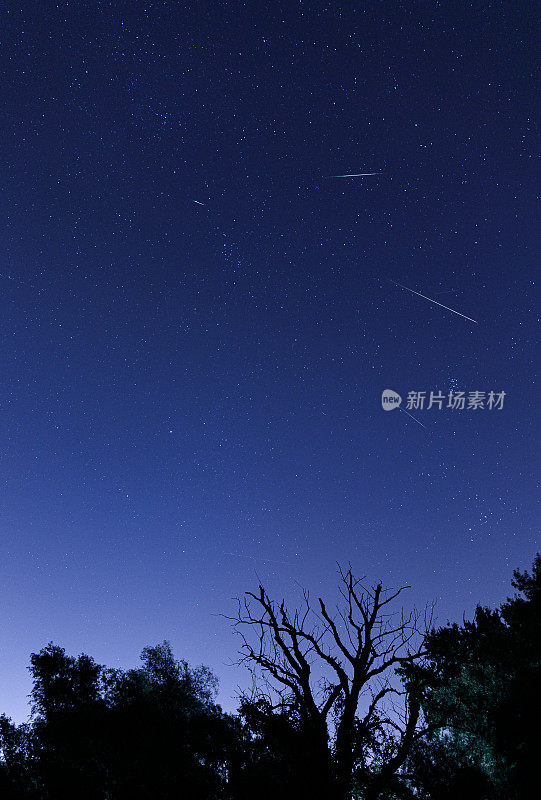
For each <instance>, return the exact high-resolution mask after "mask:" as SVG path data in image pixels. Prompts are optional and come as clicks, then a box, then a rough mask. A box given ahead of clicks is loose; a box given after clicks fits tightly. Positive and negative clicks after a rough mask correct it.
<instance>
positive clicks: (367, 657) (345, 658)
mask: <svg viewBox="0 0 541 800" xmlns="http://www.w3.org/2000/svg"><path fill="white" fill-rule="evenodd" d="M339 575H340V589H339V590H340V594H341V598H342V600H341V602H340V604H339V605H338V606H337V608H336V611H335V612H334V613H330V612H329V611H328V610H327V607H326V605H325V603H324V601H323V600H322V599H321V598H319V599H318V601H317V604H316V605H315V607H314V606H313V605H312V603H311V601H310V596H309V593H308V592H307V591H303V598H304V599H303V605H302V608H301V609H300V610H299V609H296V610H294V611H293V612H292V613H291V612H290V611H288V609H287V608H286V605H285V601H283V600H282V601H281V602H280V603H276V602H275V601H273V600H271V598H270V597H269V595H268V594H267V592H266V590H265V589H264V588H263V586H259V591H258V593H257V594H256V593H253V592H247V593H246V595H245V597H244V599H243V600H239V601H238V604H239V605H238V613H237V616H236V617H234V618H233V619H234V622H235V625H236V627H237V630H238V632H239V634H240V636H241V637H242V646H241V651H240V653H241V657H240V662H241V663H244V664H246V665H247V666H248V668H249V669H250V671H251V672H252V675H253V677H254V690H253V693H252V702H254V701H256V700H257V699H258V698H259V699H261V698H265V700H266V702H267V708H269V709H270V710H271V711H275V710H277V709H280V710H281V711H282V712H283V711H284V709H285V708H287V707H288V705H289V706H290V707H294V708H295V709H296V712H297V714H300V716H301V718H302V720H303V723H304V726H305V730H307V731H310V741H311V745H310V746H311V747H312V748H313V753H314V758H313V764H312V769H314V770H316V771H317V772H318V774H319V778H318V786H319V787H320V796H321V797H325V798H333V800H349V798H351V797H352V796H353V793H354V792H355V796H362V797H363V798H367V800H368V799H370V800H375V799H376V798H378V797H380V794H381V792H382V791H383V790H384V788H385V787H386V786H388V785H389V784H390V782H391V781H392V780H393V779H395V776H396V773H397V771H398V770H399V769H400V767H401V765H402V764H403V763H404V761H405V759H406V756H407V753H408V751H409V749H410V747H411V745H412V743H413V742H414V741H415V740H416V739H417V738H419V737H420V736H422V735H423V734H424V733H425V732H426V729H424V728H423V727H422V725H421V722H420V716H421V715H420V699H421V698H420V694H419V688H418V687H417V686H415V685H414V684H413V682H411V681H407V680H406V681H404V682H402V683H401V682H400V681H399V680H398V678H397V677H396V672H397V670H400V669H406V668H407V666H408V665H412V664H413V663H414V662H416V661H417V660H418V659H420V658H421V657H422V655H423V651H422V647H423V639H424V635H425V634H426V632H427V630H428V628H429V627H430V621H431V617H430V619H428V614H427V611H425V613H424V615H423V617H424V620H423V621H424V624H423V630H422V631H421V630H420V625H419V623H420V621H421V615H420V614H419V613H418V612H416V611H412V612H411V613H409V614H408V615H405V614H404V612H403V611H399V612H388V607H389V606H390V604H391V603H393V601H395V600H396V599H397V598H398V597H399V596H400V595H401V594H402V592H403V591H404V589H406V588H409V587H406V586H403V587H400V588H398V589H394V590H391V589H389V590H386V589H383V587H382V585H381V584H377V585H376V586H374V587H372V588H367V587H365V586H364V585H363V583H362V580H363V579H357V578H355V577H354V575H353V573H352V571H351V567H350V568H349V569H348V570H347V571H346V572H344V571H343V570H342V569H341V568H340V567H339ZM263 687H264V688H263ZM359 792H361V794H359Z"/></svg>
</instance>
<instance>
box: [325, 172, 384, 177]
mask: <svg viewBox="0 0 541 800" xmlns="http://www.w3.org/2000/svg"><path fill="white" fill-rule="evenodd" d="M366 175H381V172H356V173H354V174H351V175H329V178H364V177H365V176H366Z"/></svg>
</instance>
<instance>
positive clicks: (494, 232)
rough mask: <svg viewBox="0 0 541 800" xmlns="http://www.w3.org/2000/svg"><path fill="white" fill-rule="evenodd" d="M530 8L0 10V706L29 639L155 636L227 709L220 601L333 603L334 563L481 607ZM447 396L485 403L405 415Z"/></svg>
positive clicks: (133, 645)
mask: <svg viewBox="0 0 541 800" xmlns="http://www.w3.org/2000/svg"><path fill="white" fill-rule="evenodd" d="M535 12H536V4H534V3H529V2H503V1H502V2H499V1H498V0H487V1H486V2H474V3H468V2H463V1H462V0H461V2H452V1H451V2H416V1H415V0H407V1H406V0H403V1H399V0H388V1H387V2H382V1H381V2H380V1H377V0H365V1H364V2H358V3H336V2H332V3H329V2H325V3H323V2H317V1H316V2H310V3H308V2H299V0H287V2H286V1H285V0H282V1H281V2H275V3H268V2H261V1H260V0H253V1H252V2H249V3H243V2H230V3H220V2H206V0H200V1H197V0H196V1H195V2H192V3H186V4H185V3H182V2H171V0H168V2H163V0H162V1H160V0H148V2H145V1H144V0H137V2H135V0H132V2H127V1H126V0H115V1H114V2H102V1H101V0H95V2H92V3H83V2H59V3H53V2H49V1H48V0H43V2H41V3H39V4H37V3H19V4H13V3H10V2H8V3H7V4H6V5H4V8H3V10H2V12H1V14H2V31H3V36H2V39H3V42H2V48H1V51H0V63H1V77H2V86H3V90H4V92H3V93H4V102H3V104H2V110H1V112H0V120H1V125H2V173H3V178H2V191H1V193H0V205H1V213H0V224H1V234H0V236H1V243H2V253H3V257H2V264H1V265H0V289H1V293H0V298H1V305H2V313H1V316H0V328H1V339H0V341H1V351H2V358H1V364H2V381H1V384H0V412H1V413H0V442H1V447H0V485H1V492H0V593H1V603H0V629H1V632H2V635H1V641H0V699H1V704H0V705H1V707H0V711H5V712H7V713H8V714H10V715H12V716H13V717H14V718H15V719H16V720H17V721H20V720H22V719H24V718H25V717H26V715H27V700H26V696H27V694H28V692H29V689H30V678H29V675H28V674H27V671H26V666H27V664H28V661H29V654H30V653H31V652H33V651H37V650H38V649H40V648H41V647H43V646H44V645H45V644H46V643H47V642H48V641H50V640H53V641H54V642H55V643H58V644H61V645H63V646H65V647H66V648H67V650H68V651H69V652H71V653H78V652H81V651H84V652H88V653H90V654H91V655H93V656H94V657H95V658H96V659H97V660H98V661H99V662H100V663H106V664H108V665H110V666H122V667H130V666H134V665H136V663H137V661H138V656H139V653H140V651H141V649H142V648H143V647H144V646H145V645H148V644H154V643H156V642H158V641H162V640H163V639H169V640H170V641H171V643H172V646H173V648H174V650H175V653H176V655H177V656H178V657H183V658H186V659H187V660H188V661H190V662H191V663H194V664H197V663H201V662H203V663H206V664H207V665H208V666H210V667H211V669H213V670H214V671H215V673H216V674H217V675H218V676H219V678H220V680H221V692H220V700H221V702H222V703H223V705H224V707H226V708H228V709H229V708H231V709H232V708H234V706H235V700H234V694H235V690H236V687H237V686H247V685H248V676H247V675H246V674H245V673H244V672H243V670H242V668H240V667H237V666H235V665H234V664H233V663H232V662H233V661H234V658H235V652H236V650H237V647H238V643H237V641H236V639H235V636H234V634H233V632H232V630H231V626H230V624H229V623H228V622H227V621H226V620H224V619H223V618H222V617H221V616H220V615H221V614H223V613H225V614H228V613H229V614H231V613H234V609H235V606H234V602H233V600H232V598H234V597H236V596H239V595H241V594H242V593H243V592H244V591H245V590H247V589H253V588H254V587H255V586H256V585H257V581H258V580H259V579H261V580H262V581H263V582H264V583H265V585H266V586H267V588H268V590H269V592H270V593H271V595H277V596H281V595H285V596H286V597H287V598H290V599H292V600H295V599H296V597H297V595H298V587H299V585H301V586H306V587H308V588H309V589H310V590H311V592H312V593H316V594H317V593H320V592H321V593H324V594H325V596H326V597H329V598H330V599H331V600H332V598H333V596H334V595H333V592H334V591H335V587H336V583H337V581H336V562H337V561H339V562H341V563H342V564H347V563H348V562H351V564H352V566H353V569H354V570H355V571H356V572H357V573H358V574H360V575H366V576H367V579H368V580H369V581H372V582H374V581H376V580H379V579H381V580H382V581H383V582H384V583H385V584H386V585H388V586H394V585H396V584H398V583H407V584H411V587H412V588H411V590H410V593H409V597H408V598H406V600H405V602H406V604H408V603H416V604H417V605H420V606H422V605H424V603H425V602H427V601H432V600H436V601H437V615H438V620H439V621H440V622H441V623H444V622H445V621H446V620H448V619H451V620H455V619H456V620H461V619H462V615H463V613H464V612H465V613H467V614H468V613H470V612H471V610H472V609H473V607H474V606H475V604H476V603H477V602H483V603H486V604H489V605H491V604H498V603H500V602H502V601H503V600H504V599H505V597H506V596H507V594H508V593H509V591H510V578H511V574H512V570H513V569H514V568H516V567H520V568H521V569H522V568H528V567H529V565H531V562H532V559H533V557H534V555H535V553H536V551H537V549H538V547H539V544H538V525H537V520H538V518H539V507H538V504H537V500H538V496H539V493H538V483H536V473H535V469H534V466H535V463H536V458H537V453H538V448H539V440H538V434H537V431H538V423H539V399H538V395H537V391H538V389H536V383H535V368H536V364H535V355H536V350H535V344H536V340H537V334H538V325H537V323H538V308H539V305H538V292H537V286H536V283H537V280H536V278H537V263H536V257H537V258H538V255H539V240H538V238H536V235H535V225H534V222H535V218H534V211H533V208H534V205H533V204H534V198H535V193H536V190H535V182H534V163H535V162H534V156H535V155H536V151H538V140H537V139H536V138H535V137H536V133H537V131H536V125H535V121H534V119H533V111H534V86H535V84H534V72H533V64H534V62H535V58H534V55H535V46H534V45H535V41H534V35H533V32H534V28H535V24H536V21H537V20H536V18H535V17H536V13H535ZM363 172H374V173H377V174H376V175H371V176H366V177H357V178H333V177H330V176H333V175H342V174H350V173H363ZM398 284H400V285H398ZM403 287H407V288H403ZM408 289H411V290H413V291H415V292H419V293H421V294H423V295H425V297H428V298H431V299H433V300H436V301H437V302H438V303H441V304H443V305H445V306H448V307H449V308H452V309H454V310H456V311H458V312H460V314H463V315H464V317H469V318H471V319H470V320H468V319H465V318H464V317H461V316H459V315H458V314H455V313H453V312H452V311H449V310H446V309H444V308H442V307H441V306H438V305H435V304H434V303H432V302H430V301H428V300H427V299H424V298H422V297H419V295H415V294H413V293H412V292H411V291H408ZM471 320H475V322H472V321H471ZM384 389H392V390H394V391H396V392H398V393H399V394H400V395H401V397H402V398H403V401H402V406H401V410H393V412H392V413H386V412H384V411H383V409H382V403H381V394H382V391H383V390H384ZM461 390H462V391H465V392H466V397H467V396H468V393H469V392H472V391H480V392H485V393H486V396H487V397H488V392H490V391H494V392H502V391H505V393H506V394H505V399H504V403H503V408H500V409H497V408H493V409H489V408H487V404H486V402H485V407H484V408H479V409H475V410H474V409H468V408H467V407H465V408H464V409H460V408H458V409H451V408H447V407H445V404H444V406H443V407H442V408H441V409H439V408H438V407H436V406H434V407H433V408H431V409H428V408H427V405H428V396H429V393H430V392H431V391H433V392H435V393H436V392H441V393H442V394H444V396H445V398H446V399H447V397H448V394H449V392H456V391H461ZM410 391H415V392H419V391H424V392H427V399H426V402H425V407H424V408H423V409H414V408H410V411H409V414H410V415H411V416H408V415H407V414H405V413H402V410H405V409H406V398H407V396H408V393H409V392H410ZM536 422H537V425H536Z"/></svg>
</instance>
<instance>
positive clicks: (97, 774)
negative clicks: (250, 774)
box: [0, 642, 237, 800]
mask: <svg viewBox="0 0 541 800" xmlns="http://www.w3.org/2000/svg"><path fill="white" fill-rule="evenodd" d="M141 659H142V666H141V667H140V668H139V669H135V670H128V671H126V672H124V671H122V670H111V669H106V668H105V667H102V666H100V665H98V664H96V662H95V661H94V660H93V659H92V658H90V657H89V656H86V655H80V656H78V657H73V656H69V655H67V654H66V653H65V651H64V650H63V649H62V648H61V647H58V646H56V645H53V644H49V645H48V646H47V647H45V648H44V649H43V650H41V651H40V652H39V653H35V654H33V655H32V656H31V666H30V671H31V673H32V676H33V689H32V693H31V699H32V711H33V717H32V721H31V723H30V724H27V725H23V726H19V727H17V726H14V725H13V723H11V722H10V721H9V720H8V719H7V718H5V717H2V718H0V751H1V755H2V760H1V764H0V781H1V782H3V784H4V788H5V796H6V797H9V798H10V800H11V798H13V800H16V798H17V799H18V798H19V797H28V798H31V797H32V798H33V797H35V798H36V800H37V798H39V800H64V798H66V800H67V799H68V798H69V799H70V800H73V798H78V800H79V799H80V800H124V799H126V800H127V798H130V800H143V799H145V800H146V799H147V798H148V800H151V798H152V800H169V799H171V800H172V799H173V798H175V800H177V798H178V797H179V796H182V797H183V798H186V800H190V799H191V798H193V800H196V799H197V800H214V799H215V798H225V797H226V796H227V793H226V783H227V777H228V764H229V760H230V754H232V753H234V752H235V747H236V735H237V733H236V731H237V729H236V727H235V725H234V723H233V721H232V720H231V718H230V717H228V716H227V715H225V714H223V712H222V711H221V709H220V707H219V706H217V705H216V704H215V694H216V685H217V682H216V678H215V677H214V676H213V675H212V674H211V672H210V671H209V670H208V669H207V668H206V667H198V668H196V669H191V668H190V667H189V666H188V664H187V663H186V662H185V661H177V660H176V659H175V658H174V656H173V653H172V651H171V647H170V646H169V644H168V643H167V642H164V643H163V644H160V645H157V646H156V647H147V648H145V649H144V650H143V653H142V656H141ZM1 785H2V783H0V786H1ZM8 791H9V794H8ZM2 796H4V795H2Z"/></svg>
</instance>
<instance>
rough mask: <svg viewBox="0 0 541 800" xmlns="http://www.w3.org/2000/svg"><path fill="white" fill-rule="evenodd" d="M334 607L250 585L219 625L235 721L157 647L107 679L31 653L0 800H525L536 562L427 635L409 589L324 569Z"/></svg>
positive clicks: (106, 672) (536, 644) (5, 742)
mask: <svg viewBox="0 0 541 800" xmlns="http://www.w3.org/2000/svg"><path fill="white" fill-rule="evenodd" d="M338 576H339V595H340V602H339V604H338V605H337V607H336V608H334V609H332V610H331V609H330V608H329V607H328V605H327V604H326V603H325V601H324V600H323V598H317V599H316V600H315V601H312V599H311V597H310V594H309V592H308V591H304V592H303V596H302V604H301V606H300V607H299V608H291V609H290V608H288V606H287V605H286V603H285V601H284V600H280V601H276V600H274V599H272V598H271V597H270V596H269V594H268V593H267V591H266V590H265V588H264V587H263V586H261V585H260V586H259V587H258V588H257V590H256V591H253V592H246V593H245V595H244V597H243V598H241V599H240V600H239V601H238V607H237V613H236V614H235V616H233V617H228V619H229V620H230V621H231V622H232V623H233V625H234V626H235V629H236V630H237V631H238V633H239V636H240V642H241V645H240V652H239V663H241V664H243V665H245V666H246V667H247V668H248V670H249V672H250V674H251V676H252V689H251V691H250V692H245V693H243V694H242V695H241V696H240V697H239V708H238V711H237V713H236V714H228V713H225V712H224V711H223V710H222V709H221V707H220V706H219V705H218V704H217V702H216V696H217V685H218V682H217V679H216V678H215V676H214V675H213V674H212V672H211V671H210V670H209V669H208V668H207V667H204V666H201V667H195V668H194V667H190V666H189V664H188V662H187V661H185V660H177V659H176V658H175V656H174V654H173V652H172V649H171V646H170V645H169V643H168V642H163V643H161V644H158V645H155V646H152V647H146V648H144V650H143V652H142V654H141V666H140V667H138V668H134V669H128V670H120V669H111V668H107V667H105V666H102V665H99V664H97V663H96V662H95V661H94V660H93V659H92V658H91V657H90V656H88V655H85V654H81V655H79V656H70V655H68V654H66V652H65V650H64V649H63V648H62V647H60V646H58V645H55V644H53V643H50V644H49V645H47V646H46V647H44V648H43V649H42V650H40V651H39V652H38V653H33V654H32V655H31V657H30V667H29V669H30V672H31V675H32V679H33V685H32V691H31V695H30V699H31V715H30V718H29V721H28V722H24V723H22V724H20V725H16V724H14V723H13V722H12V721H11V720H10V719H9V718H8V717H6V716H5V715H1V716H0V797H2V798H6V800H23V799H24V798H28V799H29V800H63V799H64V798H66V800H67V798H70V800H72V799H73V798H80V800H124V799H126V800H127V799H128V798H130V800H146V798H148V800H150V799H151V798H152V799H153V800H173V799H175V800H176V799H177V798H178V799H180V798H185V799H186V800H192V798H193V800H248V799H249V798H250V800H251V799H252V798H255V797H257V798H260V800H271V798H277V799H279V800H287V798H293V797H295V798H299V797H300V798H304V797H306V798H311V799H312V800H324V799H325V800H414V798H418V799H419V800H451V799H452V798H453V799H454V798H456V797H459V796H460V797H461V800H523V798H526V797H530V796H533V795H532V794H531V791H532V788H533V787H535V786H537V782H538V776H537V763H536V758H535V756H536V754H537V753H538V752H539V746H540V744H541V735H540V733H539V719H540V718H541V700H540V691H539V685H540V678H541V556H540V555H537V556H536V558H535V560H534V562H533V568H532V571H531V574H529V573H528V572H524V573H521V572H519V571H515V572H514V577H513V580H512V586H513V588H514V589H515V595H514V596H513V597H510V598H508V600H507V601H506V602H505V603H503V604H502V605H501V606H500V608H498V609H489V608H486V607H483V606H477V608H476V611H475V614H474V617H473V619H472V620H471V621H468V620H464V621H463V623H462V624H461V625H459V624H457V623H454V624H448V625H446V626H443V627H439V628H435V627H434V626H433V618H432V609H431V608H430V607H427V608H426V609H425V610H424V611H423V613H419V612H417V611H415V610H412V611H409V612H405V611H404V610H403V609H402V608H400V607H399V603H400V601H401V597H402V594H403V592H404V590H405V589H406V588H407V587H404V586H403V587H399V588H397V589H385V588H384V587H383V586H382V585H381V583H377V584H375V585H373V586H369V585H367V584H366V583H365V582H364V580H362V579H359V578H357V577H356V576H355V575H354V574H353V572H352V569H351V567H349V568H348V569H347V570H343V569H342V568H340V567H339V568H338Z"/></svg>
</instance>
